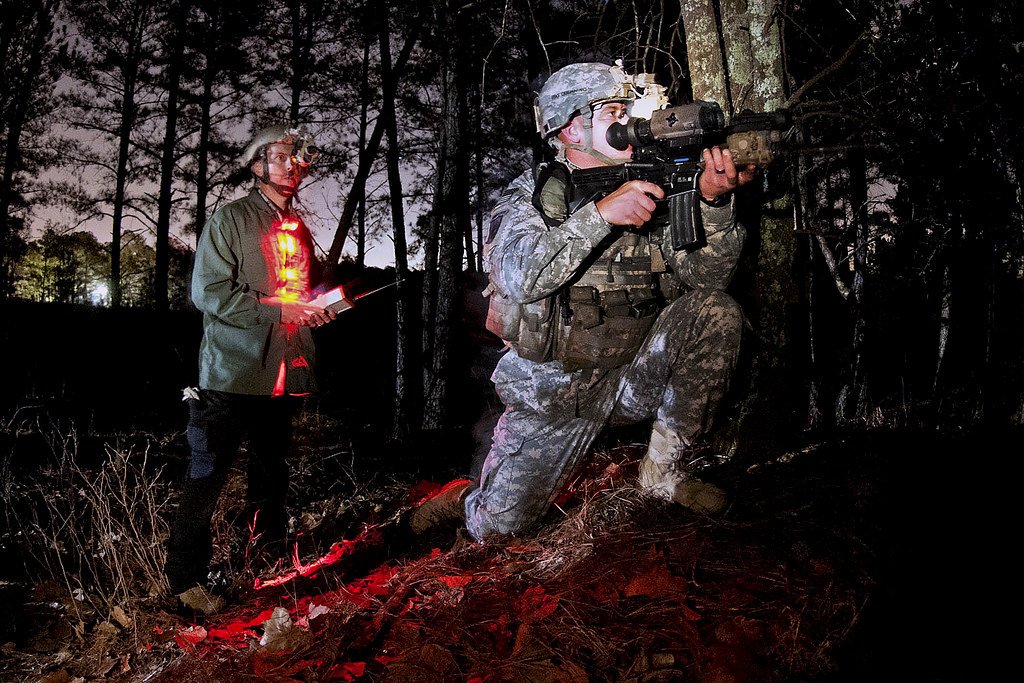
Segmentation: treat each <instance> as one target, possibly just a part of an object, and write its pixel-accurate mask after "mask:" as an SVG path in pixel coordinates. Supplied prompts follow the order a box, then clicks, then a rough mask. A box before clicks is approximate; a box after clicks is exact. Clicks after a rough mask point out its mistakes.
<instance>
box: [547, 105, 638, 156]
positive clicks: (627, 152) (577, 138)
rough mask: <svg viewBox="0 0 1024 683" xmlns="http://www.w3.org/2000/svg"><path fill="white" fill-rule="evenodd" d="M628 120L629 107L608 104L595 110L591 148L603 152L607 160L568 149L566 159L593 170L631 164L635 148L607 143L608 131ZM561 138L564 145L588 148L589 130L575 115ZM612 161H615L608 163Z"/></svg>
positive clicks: (581, 151) (580, 117) (581, 119)
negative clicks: (607, 165)
mask: <svg viewBox="0 0 1024 683" xmlns="http://www.w3.org/2000/svg"><path fill="white" fill-rule="evenodd" d="M628 120H629V113H628V112H627V110H626V105H625V104H623V103H622V102H606V103H605V104H602V105H601V106H599V107H595V108H594V110H593V116H592V117H591V127H592V128H591V131H590V133H591V141H590V149H592V150H594V151H595V152H600V153H601V154H602V155H604V157H605V158H601V157H596V156H593V155H592V154H590V153H589V152H587V151H583V150H578V149H569V150H566V158H568V159H569V160H570V161H572V162H573V163H574V164H577V165H578V166H580V167H581V168H592V167H594V166H604V165H606V164H608V163H617V162H618V161H628V160H629V159H630V157H631V156H632V155H633V148H632V147H627V148H626V149H615V148H614V147H612V146H611V145H609V144H608V128H609V126H611V125H612V124H613V123H625V122H626V121H628ZM559 137H560V138H561V139H562V141H563V142H567V143H570V144H574V145H581V146H582V145H585V144H586V143H587V131H586V129H585V126H584V125H583V117H582V116H574V117H573V119H572V120H571V121H570V122H569V125H568V126H566V127H565V128H563V129H562V131H561V132H560V133H559ZM608 159H611V160H612V162H609V161H608Z"/></svg>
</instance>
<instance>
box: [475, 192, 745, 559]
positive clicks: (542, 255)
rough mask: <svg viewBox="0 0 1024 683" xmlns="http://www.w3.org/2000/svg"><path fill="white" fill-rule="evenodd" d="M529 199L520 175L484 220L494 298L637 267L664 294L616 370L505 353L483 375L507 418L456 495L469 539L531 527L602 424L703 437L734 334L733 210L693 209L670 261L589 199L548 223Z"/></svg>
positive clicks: (738, 320)
mask: <svg viewBox="0 0 1024 683" xmlns="http://www.w3.org/2000/svg"><path fill="white" fill-rule="evenodd" d="M532 195H533V176H532V173H530V172H528V173H524V174H523V175H522V176H520V177H519V178H517V179H516V180H515V181H513V183H512V185H511V186H510V187H509V189H508V190H507V191H506V192H505V194H504V195H503V196H502V198H501V200H500V201H499V203H498V205H497V206H496V207H495V210H494V211H493V213H492V219H491V233H490V235H489V240H488V245H487V261H488V264H489V266H490V278H491V287H492V289H493V290H494V295H495V296H506V297H509V298H511V299H512V300H513V301H516V302H519V303H526V304H529V303H531V302H538V301H541V300H543V299H545V298H548V297H551V296H553V295H555V294H557V293H558V292H559V291H560V290H561V289H563V288H564V287H567V286H569V285H572V284H576V283H578V282H585V283H591V284H593V285H594V286H604V285H605V284H607V285H608V286H615V285H616V283H615V282H610V283H609V282H608V278H609V276H611V277H612V278H614V277H615V276H616V275H615V273H616V264H620V266H621V264H623V263H626V264H630V268H629V269H628V270H630V271H632V270H634V269H635V266H636V264H637V263H641V262H644V260H646V261H647V262H649V263H650V264H651V265H650V269H649V271H648V272H649V273H650V277H651V278H652V279H654V278H655V277H657V278H661V279H662V280H663V282H662V283H661V285H662V289H663V291H664V290H665V289H670V290H672V291H673V292H674V293H673V294H672V295H671V296H670V297H669V298H670V299H672V303H671V304H670V305H668V306H667V307H666V308H665V309H663V310H662V311H661V312H660V313H659V314H658V317H657V320H656V322H655V323H654V326H653V327H652V328H651V330H650V332H649V333H648V335H647V337H646V338H645V339H644V341H643V344H642V345H641V347H640V349H639V351H638V352H637V354H636V356H635V358H633V359H632V361H631V362H629V363H628V364H626V365H623V366H621V367H618V368H614V369H610V370H592V369H586V370H575V371H573V372H566V371H565V368H564V366H563V364H562V363H561V362H560V361H558V360H554V361H548V362H543V363H541V362H533V361H530V360H526V359H524V358H521V357H520V356H519V355H517V354H516V353H515V351H514V349H513V350H512V351H510V352H509V353H506V354H505V356H503V357H502V359H501V360H500V361H499V362H498V365H497V367H496V368H495V370H494V374H493V375H492V378H491V379H492V381H493V382H494V384H495V388H496V389H497V392H498V395H499V396H500V397H501V400H502V402H503V403H504V404H505V412H504V414H503V415H502V416H501V418H500V419H499V421H498V424H497V426H496V427H495V431H494V438H493V445H492V447H491V450H490V453H489V454H488V456H487V459H486V461H485V463H484V467H483V472H482V475H481V481H480V486H479V488H477V489H475V490H474V491H472V492H471V493H470V494H469V496H468V497H467V498H466V519H467V527H468V529H469V531H470V533H471V534H472V535H473V537H474V538H476V539H478V540H483V539H484V538H485V537H487V536H488V535H491V534H517V533H521V532H523V531H525V530H527V529H528V528H529V527H530V526H531V525H533V524H535V523H536V522H537V521H538V520H539V519H540V518H541V517H542V516H543V515H544V513H545V512H546V511H547V509H548V506H549V505H550V503H551V501H552V500H553V498H554V497H555V496H556V495H557V494H558V492H559V491H560V490H561V487H562V486H563V485H564V483H565V481H566V479H567V478H568V477H569V476H570V475H571V474H572V472H573V470H574V469H575V468H576V466H577V465H578V464H579V462H580V459H581V458H582V457H583V456H584V455H585V454H586V452H587V450H588V449H589V447H590V445H591V444H592V443H593V440H594V439H595V438H596V437H597V435H598V434H599V433H600V432H601V430H602V429H603V428H604V427H605V425H606V424H608V423H609V421H611V422H614V423H623V424H625V423H631V422H637V421H642V420H648V419H652V418H656V419H657V420H658V421H659V422H661V423H664V424H665V425H668V426H669V427H670V428H671V429H672V430H675V431H676V432H677V433H678V434H679V436H680V437H681V438H683V439H684V440H685V441H686V442H687V443H692V442H693V441H694V440H695V439H696V438H697V437H699V436H700V435H701V434H703V433H705V432H706V431H707V430H708V428H709V427H710V426H711V423H712V420H713V418H714V415H715V412H716V411H717V408H718V405H719V403H720V402H721V399H722V396H723V395H724V394H725V391H726V389H727V387H728V384H729V378H730V376H731V374H732V371H733V368H734V367H735V363H736V358H737V354H738V350H739V341H740V336H741V332H742V326H743V322H742V320H743V316H742V312H741V310H740V308H739V306H738V304H737V303H736V302H735V301H734V300H733V299H732V298H731V297H730V296H729V295H728V294H726V293H725V292H724V291H723V290H724V288H725V287H726V285H727V284H728V282H729V280H730V279H731V277H732V274H733V273H734V272H735V269H736V265H737V263H738V260H739V256H740V251H741V250H742V246H743V240H744V232H743V229H742V227H741V226H739V225H738V224H737V223H736V220H735V215H734V208H733V206H732V203H730V205H728V206H725V207H720V208H712V207H708V206H703V207H702V211H703V219H704V227H705V230H706V232H707V245H706V246H705V247H704V248H702V249H699V250H697V251H695V252H691V253H676V252H674V251H673V250H672V249H671V245H670V244H661V243H659V241H658V239H657V236H653V237H652V236H649V235H647V234H645V233H643V232H636V231H624V230H622V229H619V228H614V227H613V226H611V225H609V224H608V223H606V222H605V221H604V220H603V219H602V218H601V216H600V214H599V213H598V212H597V209H596V207H595V205H594V204H593V203H590V204H587V205H585V206H583V207H581V208H580V209H579V210H578V211H576V212H575V213H573V214H572V215H570V216H569V217H568V218H567V219H566V220H565V221H564V222H563V223H561V224H560V225H557V226H554V227H549V226H547V225H546V224H545V222H544V220H543V218H542V217H541V215H540V213H539V212H538V211H537V210H536V209H535V208H534V207H533V205H532V201H531V199H532ZM595 252H596V253H595ZM595 257H596V258H595ZM662 263H663V264H664V266H665V267H659V266H661V265H662ZM660 271H665V272H664V273H660ZM658 273H660V274H658ZM623 275H628V276H629V277H631V278H632V277H635V276H636V275H637V273H635V272H631V273H626V272H623ZM618 286H622V285H621V284H620V285H618ZM568 331H569V326H568V325H559V329H558V330H557V331H556V334H557V335H558V337H559V339H564V338H566V337H567V335H568Z"/></svg>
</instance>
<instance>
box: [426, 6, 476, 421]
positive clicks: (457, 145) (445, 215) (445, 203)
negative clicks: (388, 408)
mask: <svg viewBox="0 0 1024 683" xmlns="http://www.w3.org/2000/svg"><path fill="white" fill-rule="evenodd" d="M435 11H436V12H437V16H438V22H437V26H438V27H440V28H442V30H443V34H442V35H443V36H444V37H445V39H446V40H445V43H444V45H445V54H444V55H443V59H442V66H441V78H442V82H443V96H442V97H443V100H442V102H443V104H442V127H443V137H442V145H441V149H440V152H439V154H440V156H441V157H442V158H443V164H442V163H439V172H438V175H439V177H440V186H439V190H440V192H439V196H437V197H436V198H435V206H437V208H438V212H437V213H436V214H435V218H436V220H437V225H438V252H437V294H436V301H437V308H436V315H435V318H434V326H433V329H434V334H433V339H432V341H433V345H432V354H431V355H430V356H426V357H425V358H424V362H425V363H426V364H427V365H426V367H427V368H428V372H427V378H428V379H427V382H426V386H425V387H424V407H423V428H424V429H425V430H440V429H443V428H444V427H446V411H445V404H446V402H447V396H448V387H447V379H448V378H447V375H448V366H449V355H448V352H449V349H450V347H451V340H452V328H453V326H454V324H455V321H456V320H457V318H458V306H459V300H458V297H457V288H456V279H457V278H458V275H459V272H460V265H461V261H462V244H461V242H462V234H463V230H464V228H465V226H466V224H467V223H468V220H467V218H468V199H467V184H466V181H467V178H468V168H467V159H466V155H465V145H464V140H463V137H464V132H465V130H466V126H465V121H466V113H465V112H466V103H465V89H464V88H463V85H462V83H461V82H460V69H459V47H458V37H459V36H460V35H461V34H460V31H459V26H458V22H457V20H456V15H455V13H454V12H453V10H452V8H451V7H450V6H449V5H448V3H447V2H446V1H445V0H437V4H436V5H435Z"/></svg>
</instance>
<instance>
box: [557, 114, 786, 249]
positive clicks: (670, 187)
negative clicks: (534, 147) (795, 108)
mask: <svg viewBox="0 0 1024 683" xmlns="http://www.w3.org/2000/svg"><path fill="white" fill-rule="evenodd" d="M791 125H792V124H791V122H790V117H789V113H788V112H786V111H785V110H777V111H773V112H767V113H764V114H756V113H753V112H745V113H742V114H739V115H737V116H734V117H733V119H732V121H731V122H730V124H729V125H728V126H727V125H725V116H724V115H723V114H722V108H721V107H720V106H719V105H718V104H717V103H715V102H703V101H701V100H697V101H695V102H694V103H693V104H684V105H681V106H678V107H666V108H664V109H658V110H656V111H655V112H654V113H653V115H652V116H651V118H650V119H641V118H635V119H631V120H630V121H628V122H627V123H626V124H624V125H623V124H621V123H613V124H612V125H611V126H610V127H609V128H608V133H607V139H608V144H609V145H611V146H612V147H614V148H615V149H620V150H624V149H626V148H627V147H628V146H630V145H632V146H633V156H632V159H631V160H630V161H627V162H626V163H624V164H619V165H615V166H599V167H596V168H585V169H579V170H575V171H573V172H572V174H571V176H570V183H569V185H570V191H569V194H570V200H571V202H572V203H573V205H574V206H579V205H581V204H584V203H586V202H588V201H595V200H598V199H601V198H602V197H604V196H606V195H607V194H609V193H610V192H612V191H613V190H615V189H616V188H618V187H619V186H621V185H622V184H623V183H626V182H628V181H630V180H645V181H647V182H651V183H654V184H655V185H658V186H660V187H661V188H662V189H663V190H665V198H664V199H663V200H659V201H658V208H657V209H655V214H654V216H652V217H651V220H650V221H648V222H647V225H649V226H651V227H654V226H658V225H663V224H665V222H666V221H667V223H668V225H669V228H670V232H671V235H672V247H673V248H674V249H675V250H677V251H681V250H684V249H688V250H692V249H697V248H699V247H701V246H703V245H704V243H705V239H704V230H703V225H702V224H701V218H700V199H699V194H698V192H699V189H698V185H697V183H698V181H699V179H700V174H701V172H702V171H703V169H704V164H703V161H702V158H701V152H702V151H703V150H704V148H706V147H711V146H713V145H718V146H720V147H727V148H728V149H729V151H730V152H731V153H732V157H733V161H734V162H735V163H736V166H737V168H743V167H746V166H747V165H749V164H754V165H756V166H759V167H763V166H767V165H768V164H769V163H771V162H772V160H773V159H774V158H775V156H776V155H777V148H778V146H779V143H781V141H782V138H783V131H785V130H787V129H789V128H790V127H791Z"/></svg>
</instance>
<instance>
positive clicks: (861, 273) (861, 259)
mask: <svg viewBox="0 0 1024 683" xmlns="http://www.w3.org/2000/svg"><path fill="white" fill-rule="evenodd" d="M866 171H867V169H866V161H865V159H864V150H863V149H857V148H854V150H853V151H852V152H851V153H850V205H851V214H852V216H851V218H852V220H853V225H854V230H855V234H856V236H855V238H854V247H853V286H852V287H851V288H850V293H851V295H852V296H851V297H850V303H851V306H850V314H851V316H852V318H853V335H852V338H851V340H850V368H849V374H848V377H847V385H846V387H844V391H843V398H844V399H845V400H844V401H843V405H841V406H839V411H838V412H839V415H840V416H841V417H842V418H843V419H844V420H846V421H856V422H863V421H864V420H865V419H866V418H867V411H868V372H867V368H866V367H865V366H866V349H867V339H866V335H867V310H866V297H867V284H866V275H867V268H868V231H869V228H870V226H869V225H868V185H867V173H866Z"/></svg>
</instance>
